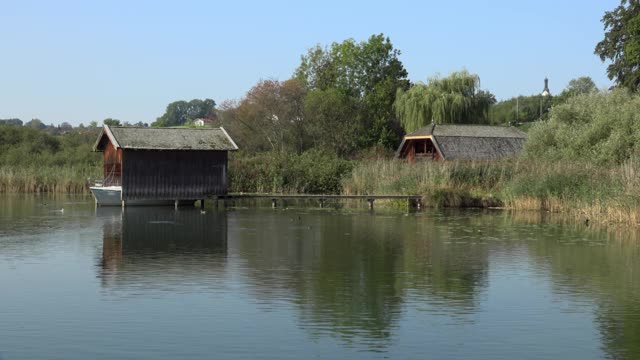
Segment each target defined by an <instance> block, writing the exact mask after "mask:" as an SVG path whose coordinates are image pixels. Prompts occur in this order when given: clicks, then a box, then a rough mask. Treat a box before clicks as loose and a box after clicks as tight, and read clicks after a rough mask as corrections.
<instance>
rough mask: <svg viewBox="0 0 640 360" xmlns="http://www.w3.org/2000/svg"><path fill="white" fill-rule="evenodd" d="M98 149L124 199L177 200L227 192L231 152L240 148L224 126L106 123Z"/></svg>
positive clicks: (107, 179) (109, 180) (107, 182)
mask: <svg viewBox="0 0 640 360" xmlns="http://www.w3.org/2000/svg"><path fill="white" fill-rule="evenodd" d="M93 149H94V151H101V152H103V153H104V154H103V160H104V166H103V168H104V181H103V185H104V186H105V187H114V186H115V187H121V199H120V200H124V201H139V200H176V201H178V200H197V199H204V198H206V197H208V196H213V195H221V194H226V193H227V188H228V179H227V163H228V152H229V151H234V150H237V149H238V147H237V146H236V144H235V143H234V142H233V139H231V137H230V136H229V134H228V133H227V132H226V131H225V130H224V129H223V128H209V129H184V128H180V129H178V128H148V127H145V128H136V127H109V126H104V128H103V129H102V132H100V135H99V136H98V139H97V140H96V143H95V145H94V148H93ZM130 204H131V202H130Z"/></svg>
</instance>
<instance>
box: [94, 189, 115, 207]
mask: <svg viewBox="0 0 640 360" xmlns="http://www.w3.org/2000/svg"><path fill="white" fill-rule="evenodd" d="M89 190H91V194H93V197H94V198H95V199H96V205H98V206H122V186H91V187H90V188H89Z"/></svg>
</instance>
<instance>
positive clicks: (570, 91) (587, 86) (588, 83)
mask: <svg viewBox="0 0 640 360" xmlns="http://www.w3.org/2000/svg"><path fill="white" fill-rule="evenodd" d="M597 91H598V87H597V86H596V83H594V82H593V80H592V79H591V78H590V77H588V76H582V77H579V78H577V79H572V80H571V81H569V84H568V85H567V87H566V88H565V89H564V90H562V92H561V93H560V95H558V96H555V97H554V98H553V104H554V105H558V104H563V103H565V102H566V101H567V100H568V99H569V98H571V97H573V96H576V95H584V94H591V93H594V92H597Z"/></svg>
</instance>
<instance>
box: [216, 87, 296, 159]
mask: <svg viewBox="0 0 640 360" xmlns="http://www.w3.org/2000/svg"><path fill="white" fill-rule="evenodd" d="M304 98H305V89H304V88H303V87H302V86H301V85H300V84H299V82H298V81H296V80H287V81H283V82H281V81H277V80H261V81H259V82H258V83H257V84H256V85H255V86H254V87H252V88H251V90H249V92H247V95H246V97H245V98H244V99H242V100H241V101H240V102H238V103H235V102H227V103H224V104H223V105H222V125H224V126H225V128H226V129H227V130H228V131H229V133H230V134H231V135H232V137H233V138H234V139H235V140H236V142H237V143H238V145H239V146H240V147H241V148H242V149H244V150H246V151H248V152H263V151H276V150H278V151H285V150H287V151H294V152H300V151H303V150H305V149H306V148H307V143H308V135H306V132H305V130H304Z"/></svg>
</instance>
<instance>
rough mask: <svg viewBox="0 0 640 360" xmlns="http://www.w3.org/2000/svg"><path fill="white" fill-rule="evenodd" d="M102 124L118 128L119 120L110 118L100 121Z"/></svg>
mask: <svg viewBox="0 0 640 360" xmlns="http://www.w3.org/2000/svg"><path fill="white" fill-rule="evenodd" d="M102 123H103V124H104V125H108V126H120V120H117V119H112V118H106V119H104V120H102Z"/></svg>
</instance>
